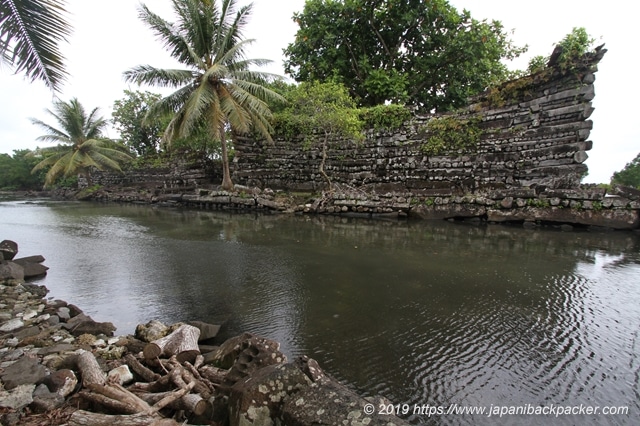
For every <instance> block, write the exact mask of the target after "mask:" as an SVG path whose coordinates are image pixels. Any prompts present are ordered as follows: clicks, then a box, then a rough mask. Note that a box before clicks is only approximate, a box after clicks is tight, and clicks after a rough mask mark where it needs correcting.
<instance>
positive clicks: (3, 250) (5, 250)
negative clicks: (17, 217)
mask: <svg viewBox="0 0 640 426" xmlns="http://www.w3.org/2000/svg"><path fill="white" fill-rule="evenodd" d="M16 254H18V243H16V242H15V241H11V240H4V241H2V242H0V260H12V259H13V258H14V257H15V256H16Z"/></svg>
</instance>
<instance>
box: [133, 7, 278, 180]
mask: <svg viewBox="0 0 640 426" xmlns="http://www.w3.org/2000/svg"><path fill="white" fill-rule="evenodd" d="M172 3H173V10H174V12H175V14H176V17H177V20H176V22H175V23H172V22H168V21H166V20H164V19H163V18H161V17H160V16H158V15H156V14H155V13H153V12H151V11H150V10H149V9H148V8H147V6H145V5H141V6H140V9H139V10H140V13H139V16H140V19H142V21H143V22H145V23H146V24H147V25H148V26H149V27H150V28H151V29H152V30H153V31H154V32H155V33H156V35H157V36H158V37H159V38H160V39H161V40H162V42H163V43H164V45H165V47H166V48H167V49H168V51H169V53H170V54H171V56H172V57H173V58H175V59H177V60H178V61H179V62H180V63H181V64H183V65H185V66H186V67H187V68H186V69H158V68H155V67H153V66H150V65H141V66H138V67H135V68H132V69H131V70H129V71H126V72H125V73H124V76H125V79H126V80H127V81H129V82H135V83H138V84H151V85H159V86H164V87H173V88H176V89H177V90H176V91H175V92H173V93H172V94H170V95H168V96H167V97H165V98H163V99H161V100H160V101H158V102H157V103H156V104H155V105H153V106H152V108H151V109H150V111H149V113H150V114H152V115H153V114H163V113H168V112H170V113H174V114H175V115H174V116H173V119H172V120H171V122H170V123H169V125H168V127H167V129H166V131H165V134H164V137H165V140H166V141H168V142H171V141H173V140H176V139H179V138H183V137H188V136H189V135H190V134H191V133H192V132H194V131H197V129H198V128H199V126H201V125H202V124H203V123H204V124H205V125H206V126H207V129H208V131H209V134H210V135H211V137H212V138H213V139H215V140H219V141H220V143H221V146H222V166H223V180H222V188H223V189H227V190H231V189H233V182H232V181H231V175H230V172H229V158H228V154H227V152H228V149H227V131H228V130H229V131H231V133H232V134H233V135H238V134H246V133H249V132H250V131H254V130H255V131H257V132H259V133H260V134H261V135H262V136H264V137H265V138H266V139H267V140H271V137H270V133H271V131H272V130H273V129H272V127H271V124H270V122H269V120H270V119H271V111H270V109H269V106H268V104H267V102H268V101H270V100H280V101H283V100H284V99H283V98H282V97H281V96H280V95H278V94H277V93H275V92H273V91H272V90H270V89H268V88H266V87H265V85H266V84H267V83H268V82H270V81H273V80H274V79H278V78H280V77H279V76H276V75H273V74H269V73H265V72H260V71H254V70H250V69H249V67H251V66H261V65H265V64H267V63H270V62H271V61H268V60H264V59H247V58H246V57H245V49H246V47H247V46H248V45H249V44H250V43H252V42H253V41H254V40H250V39H247V40H242V31H243V29H244V28H245V26H246V24H247V21H248V17H249V14H250V12H251V5H249V6H244V7H241V8H237V7H236V1H235V0H221V4H220V6H218V4H217V2H216V0H172Z"/></svg>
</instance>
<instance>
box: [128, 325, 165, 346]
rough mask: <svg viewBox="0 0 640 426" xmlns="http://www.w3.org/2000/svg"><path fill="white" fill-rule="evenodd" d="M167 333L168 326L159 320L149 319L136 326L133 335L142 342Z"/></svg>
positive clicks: (159, 337)
mask: <svg viewBox="0 0 640 426" xmlns="http://www.w3.org/2000/svg"><path fill="white" fill-rule="evenodd" d="M167 334H169V327H167V326H166V325H164V324H163V323H161V322H160V321H156V320H151V321H149V322H148V323H146V324H138V325H137V326H136V331H135V337H136V339H138V340H141V341H143V342H147V343H150V342H153V341H154V340H158V339H161V338H163V337H164V336H166V335H167Z"/></svg>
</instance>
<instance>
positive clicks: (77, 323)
mask: <svg viewBox="0 0 640 426" xmlns="http://www.w3.org/2000/svg"><path fill="white" fill-rule="evenodd" d="M63 327H65V328H66V329H67V330H69V332H70V333H71V334H72V335H74V336H75V337H78V336H80V335H81V334H93V335H94V336H97V335H99V334H104V335H105V336H113V332H114V331H116V327H115V326H114V325H113V324H112V323H110V322H96V321H94V320H93V319H92V318H91V317H89V316H87V315H85V314H80V315H77V316H75V317H73V318H71V319H70V320H68V321H67V323H66V324H64V325H63Z"/></svg>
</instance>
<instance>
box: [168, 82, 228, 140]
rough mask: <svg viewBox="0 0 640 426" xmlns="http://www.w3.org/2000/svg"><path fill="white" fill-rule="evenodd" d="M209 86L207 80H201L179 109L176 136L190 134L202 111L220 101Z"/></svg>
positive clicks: (215, 92)
mask: <svg viewBox="0 0 640 426" xmlns="http://www.w3.org/2000/svg"><path fill="white" fill-rule="evenodd" d="M209 86H210V83H209V82H208V81H203V82H202V83H201V84H200V85H199V86H198V87H197V88H196V89H195V90H194V91H193V93H192V94H191V96H189V98H188V99H187V101H186V102H185V104H184V106H183V108H182V109H181V111H180V112H181V114H182V117H181V119H180V123H179V127H178V128H177V129H178V132H177V136H178V137H185V136H188V135H190V134H191V131H192V130H193V129H194V128H195V127H196V124H197V123H198V121H199V120H200V118H201V117H202V115H203V114H204V112H205V111H206V110H207V109H208V108H211V107H212V106H213V107H214V108H215V105H217V104H218V103H219V102H220V101H219V99H218V92H217V91H215V90H211V89H210V88H209Z"/></svg>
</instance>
